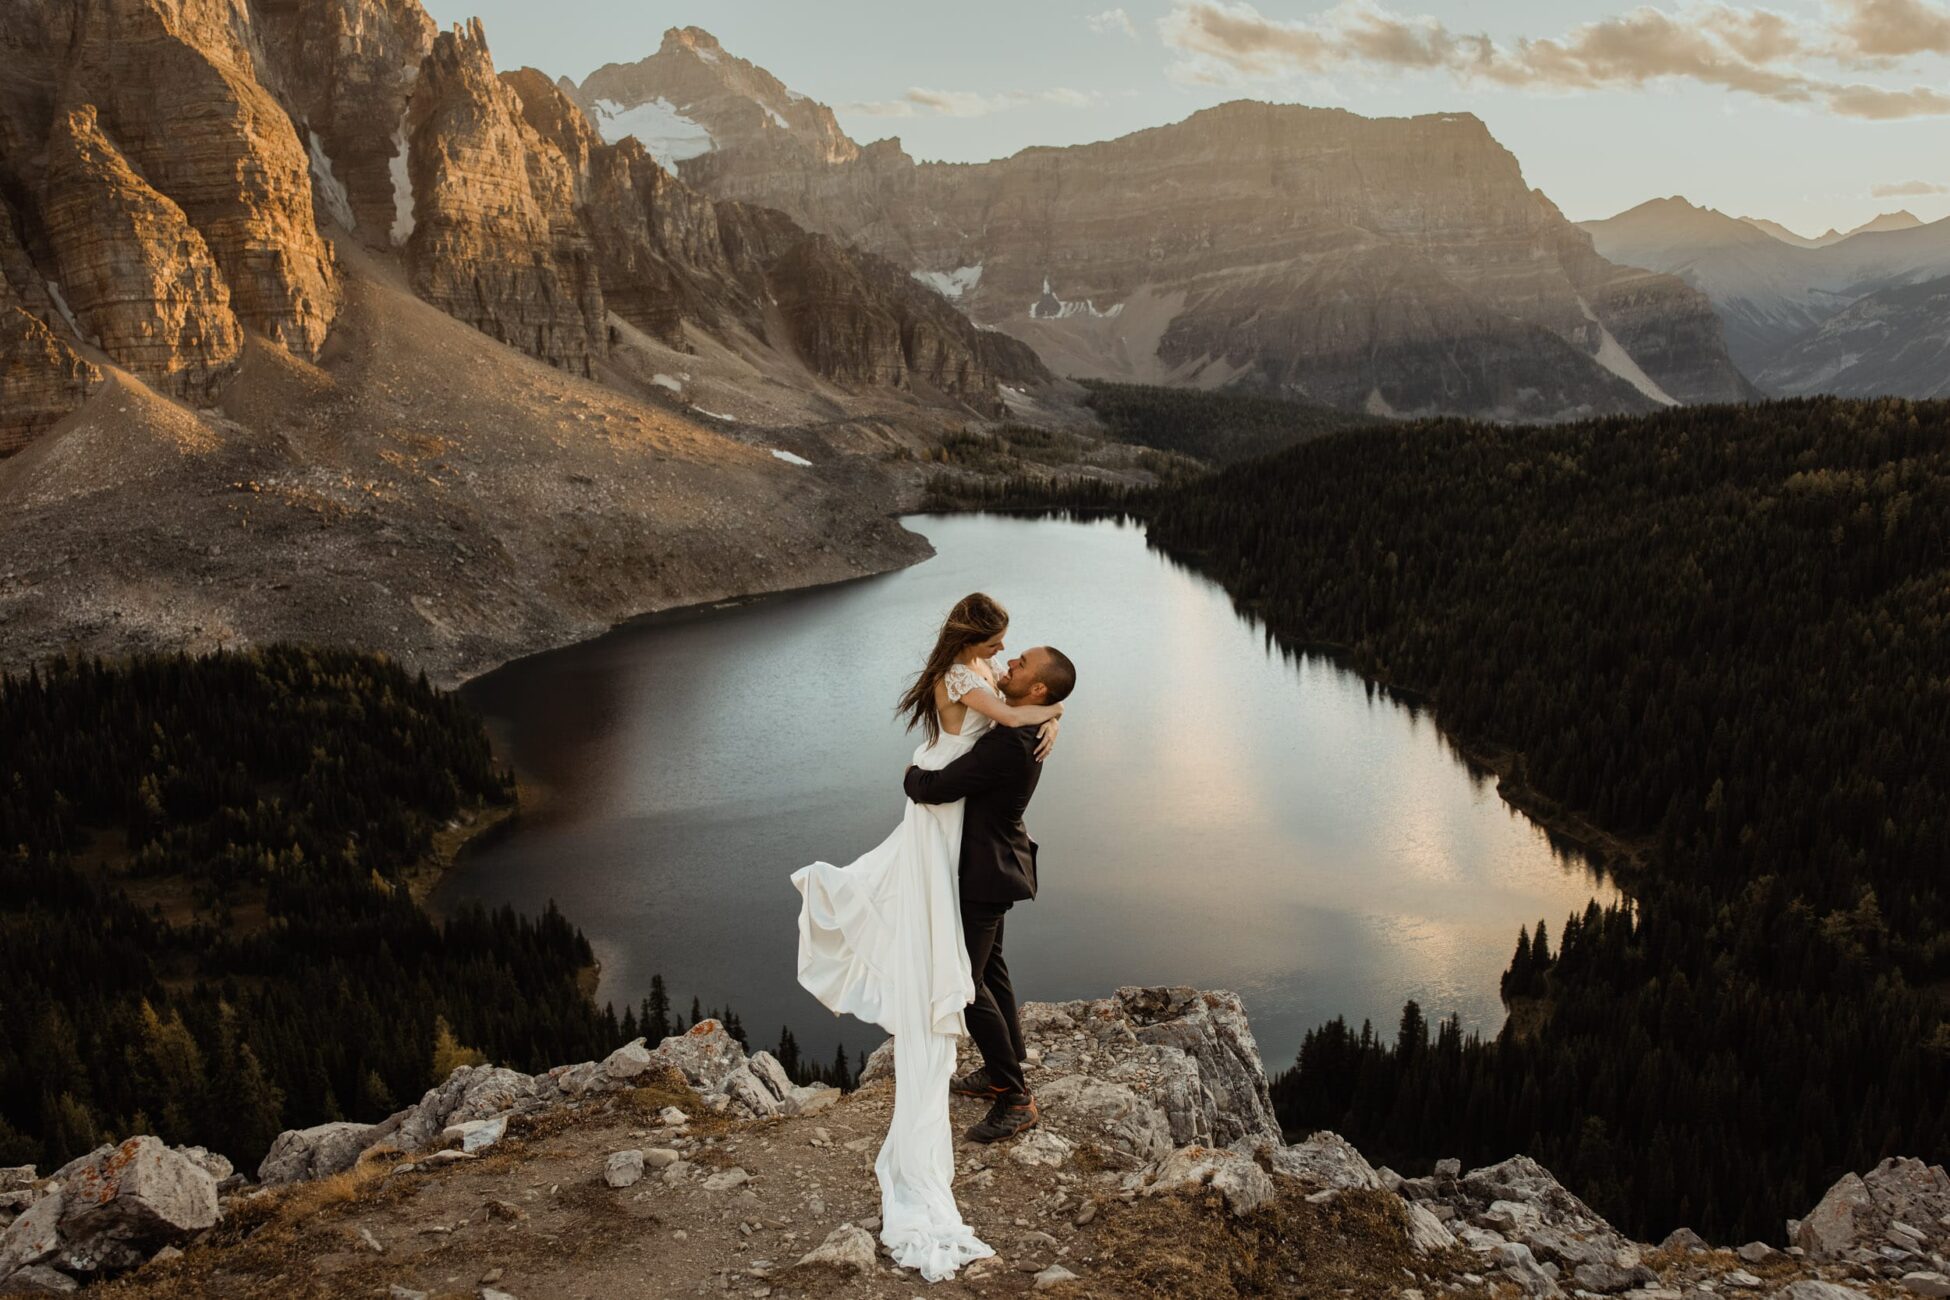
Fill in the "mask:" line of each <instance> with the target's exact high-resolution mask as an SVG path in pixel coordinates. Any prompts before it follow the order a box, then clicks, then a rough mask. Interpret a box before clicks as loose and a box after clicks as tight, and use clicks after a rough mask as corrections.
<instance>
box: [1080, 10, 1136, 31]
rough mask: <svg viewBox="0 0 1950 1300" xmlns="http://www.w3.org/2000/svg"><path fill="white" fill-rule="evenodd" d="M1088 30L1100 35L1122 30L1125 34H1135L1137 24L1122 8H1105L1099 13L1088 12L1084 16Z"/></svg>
mask: <svg viewBox="0 0 1950 1300" xmlns="http://www.w3.org/2000/svg"><path fill="white" fill-rule="evenodd" d="M1083 21H1085V22H1087V23H1089V24H1090V30H1091V31H1093V32H1096V33H1097V34H1098V35H1100V36H1102V35H1105V34H1107V33H1109V32H1123V33H1124V34H1125V35H1126V36H1136V35H1137V24H1136V23H1134V22H1132V21H1131V16H1130V15H1129V14H1127V13H1125V12H1124V11H1123V10H1122V9H1106V10H1104V11H1103V12H1102V13H1100V14H1090V15H1088V16H1087V17H1085V18H1084V20H1083Z"/></svg>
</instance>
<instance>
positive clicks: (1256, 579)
mask: <svg viewBox="0 0 1950 1300" xmlns="http://www.w3.org/2000/svg"><path fill="white" fill-rule="evenodd" d="M1139 508H1140V509H1141V510H1142V512H1143V513H1144V514H1145V515H1146V516H1147V517H1148V518H1149V521H1150V524H1151V538H1152V540H1153V541H1154V542H1155V543H1157V544H1158V545H1160V546H1163V547H1165V548H1168V549H1170V550H1172V551H1173V552H1175V553H1179V554H1186V555H1189V556H1191V557H1193V558H1195V560H1196V562H1197V563H1198V564H1199V565H1200V566H1201V567H1202V568H1204V569H1206V570H1207V571H1208V572H1210V573H1211V574H1212V575H1213V576H1214V577H1216V578H1218V579H1219V580H1220V581H1222V582H1223V583H1224V584H1225V585H1226V587H1227V588H1228V589H1229V590H1230V591H1231V592H1232V593H1233V595H1234V596H1235V597H1236V599H1237V600H1238V602H1239V603H1240V604H1241V606H1242V607H1244V608H1247V609H1249V610H1251V611H1253V612H1254V613H1256V614H1257V615H1258V616H1259V617H1261V618H1263V619H1264V620H1265V621H1266V622H1267V624H1268V625H1269V626H1270V627H1271V628H1272V629H1273V630H1274V631H1275V632H1277V633H1278V634H1280V635H1281V636H1282V637H1283V638H1285V639H1286V640H1288V642H1289V643H1291V644H1296V645H1302V646H1317V647H1332V648H1333V649H1334V650H1335V651H1337V652H1338V653H1340V654H1342V655H1344V657H1345V658H1347V659H1348V660H1349V661H1351V663H1352V664H1353V665H1354V666H1355V667H1357V668H1359V669H1360V670H1361V671H1363V672H1364V673H1367V674H1369V675H1370V676H1372V677H1374V678H1376V679H1378V680H1380V681H1381V682H1383V683H1386V684H1390V685H1393V686H1395V687H1398V688H1400V689H1402V690H1404V691H1407V692H1411V693H1412V694H1413V695H1415V696H1417V697H1419V698H1421V699H1423V700H1425V701H1427V702H1428V703H1429V704H1430V705H1431V706H1432V707H1433V709H1434V712H1435V714H1436V716H1437V718H1438V720H1439V721H1440V722H1441V723H1442V725H1443V726H1444V727H1445V728H1446V729H1447V730H1448V731H1449V732H1450V733H1451V734H1453V735H1455V736H1457V737H1459V738H1460V739H1461V740H1462V741H1463V742H1464V743H1465V744H1466V745H1468V746H1470V747H1472V748H1474V749H1476V750H1477V751H1478V752H1480V753H1482V754H1484V755H1485V756H1488V757H1492V758H1501V759H1502V760H1503V761H1504V762H1506V763H1507V764H1508V765H1509V772H1510V775H1509V777H1508V778H1506V780H1507V781H1508V786H1507V788H1508V789H1510V790H1512V791H1513V792H1514V793H1515V794H1516V795H1517V797H1519V798H1520V799H1522V800H1523V801H1524V802H1526V804H1527V805H1528V806H1530V807H1532V808H1533V809H1535V810H1536V811H1537V812H1538V814H1539V815H1540V816H1542V817H1544V818H1545V819H1546V820H1552V819H1560V820H1576V821H1579V822H1582V823H1584V824H1585V825H1586V826H1587V827H1589V826H1595V827H1596V828H1599V829H1601V830H1602V831H1603V832H1606V833H1608V834H1607V838H1608V842H1609V844H1610V845H1611V848H1612V851H1613V853H1614V855H1615V860H1614V862H1613V866H1614V869H1615V870H1616V871H1617V872H1618V874H1619V876H1620V878H1621V880H1622V882H1623V884H1624V885H1625V887H1626V889H1627V891H1628V893H1629V895H1630V897H1631V899H1632V902H1631V903H1630V904H1627V905H1621V906H1619V907H1616V908H1613V909H1611V910H1601V909H1599V908H1597V907H1596V906H1593V907H1592V908H1590V909H1589V910H1587V911H1586V912H1585V913H1583V914H1582V915H1579V916H1573V917H1569V918H1565V919H1564V920H1563V921H1562V922H1559V921H1556V920H1553V919H1546V920H1545V921H1544V922H1543V923H1541V924H1540V925H1539V926H1538V927H1537V928H1536V930H1535V931H1532V930H1531V929H1529V928H1528V927H1526V931H1525V933H1524V934H1523V935H1522V936H1519V937H1517V944H1516V949H1515V955H1514V958H1513V962H1512V967H1511V970H1510V973H1509V974H1508V975H1506V977H1505V981H1504V984H1505V993H1506V996H1507V997H1508V998H1509V1000H1510V1001H1511V1003H1512V1007H1513V1015H1512V1017H1511V1019H1510V1021H1509V1023H1508V1024H1507V1025H1506V1027H1505V1028H1504V1030H1503V1032H1501V1033H1500V1034H1499V1035H1498V1036H1497V1037H1496V1038H1495V1039H1493V1040H1490V1041H1479V1040H1477V1039H1474V1038H1466V1037H1465V1036H1464V1035H1463V1034H1462V1032H1461V1031H1460V1029H1459V1028H1458V1027H1457V1026H1456V1025H1455V1024H1454V1023H1453V1022H1448V1023H1445V1024H1443V1025H1441V1026H1440V1027H1439V1028H1438V1030H1437V1032H1436V1033H1435V1034H1434V1035H1433V1037H1431V1035H1430V1032H1429V1031H1430V1026H1429V1025H1428V1023H1427V1022H1426V1021H1425V1019H1424V1018H1423V1014H1422V1011H1421V1009H1420V1008H1417V1007H1414V1006H1412V1005H1411V1006H1410V1007H1409V1008H1407V1009H1405V1011H1404V1015H1403V1020H1402V1023H1401V1024H1400V1025H1399V1026H1397V1027H1395V1032H1394V1033H1393V1034H1392V1035H1389V1034H1386V1033H1377V1032H1376V1031H1374V1030H1373V1029H1372V1028H1371V1027H1366V1026H1364V1027H1363V1028H1362V1029H1361V1030H1358V1031H1357V1030H1354V1029H1351V1028H1350V1027H1349V1026H1347V1025H1345V1024H1341V1023H1338V1022H1337V1023H1334V1024H1330V1025H1327V1026H1324V1027H1322V1028H1321V1029H1319V1030H1317V1031H1315V1032H1314V1033H1313V1034H1311V1035H1309V1036H1308V1038H1307V1040H1306V1044H1305V1046H1304V1047H1303V1049H1302V1051H1301V1053H1300V1056H1299V1059H1298V1061H1297V1063H1296V1067H1295V1068H1294V1069H1293V1070H1292V1071H1290V1072H1288V1073H1287V1074H1285V1075H1284V1076H1283V1077H1281V1078H1280V1079H1279V1080H1278V1081H1277V1085H1276V1089H1275V1092H1276V1099H1277V1101H1278V1104H1279V1106H1280V1108H1281V1114H1282V1118H1283V1120H1284V1121H1285V1122H1286V1123H1287V1124H1288V1125H1289V1126H1290V1127H1291V1128H1295V1129H1310V1128H1314V1127H1332V1128H1335V1129H1338V1130H1340V1131H1341V1132H1343V1133H1344V1134H1345V1135H1346V1136H1347V1137H1349V1138H1350V1139H1352V1140H1353V1141H1354V1142H1355V1143H1357V1144H1358V1145H1359V1146H1361V1148H1362V1149H1363V1150H1364V1151H1365V1152H1367V1153H1368V1154H1369V1155H1371V1156H1373V1157H1375V1158H1377V1159H1384V1160H1389V1161H1394V1162H1397V1163H1398V1167H1412V1166H1414V1165H1415V1164H1416V1163H1417V1162H1425V1161H1427V1160H1430V1159H1433V1158H1436V1157H1440V1156H1445V1155H1457V1156H1461V1157H1463V1158H1464V1159H1465V1161H1467V1162H1470V1163H1475V1162H1479V1161H1488V1160H1494V1159H1500V1158H1502V1157H1504V1156H1507V1155H1509V1154H1511V1153H1512V1152H1517V1151H1522V1152H1526V1153H1528V1154H1530V1155H1532V1156H1534V1157H1536V1158H1537V1159H1539V1160H1541V1161H1542V1162H1543V1163H1544V1164H1546V1165H1547V1166H1549V1167H1551V1168H1552V1169H1553V1170H1554V1171H1555V1172H1556V1173H1557V1174H1558V1175H1559V1176H1560V1177H1561V1178H1563V1179H1564V1181H1565V1182H1566V1183H1567V1184H1568V1185H1570V1186H1571V1187H1572V1188H1574V1189H1575V1190H1577V1191H1579V1192H1580V1193H1581V1194H1583V1195H1584V1196H1585V1197H1586V1198H1587V1199H1588V1200H1590V1201H1591V1202H1592V1203H1593V1204H1594V1206H1596V1207H1597V1208H1598V1209H1599V1210H1601V1211H1602V1212H1603V1213H1605V1214H1607V1215H1608V1216H1611V1217H1612V1218H1613V1219H1614V1220H1615V1221H1617V1222H1618V1223H1620V1224H1621V1225H1622V1226H1625V1227H1627V1228H1629V1229H1630V1230H1632V1231H1634V1232H1636V1233H1638V1234H1640V1235H1642V1236H1650V1237H1653V1238H1654V1239H1656V1238H1657V1236H1658V1235H1660V1234H1662V1233H1663V1232H1664V1231H1666V1230H1668V1229H1670V1228H1672V1227H1674V1226H1677V1225H1680V1224H1686V1225H1690V1226H1692V1227H1694V1228H1696V1229H1698V1230H1700V1231H1702V1232H1705V1233H1706V1234H1707V1235H1708V1236H1709V1237H1711V1238H1714V1239H1718V1240H1743V1239H1746V1238H1749V1237H1754V1236H1767V1237H1770V1238H1775V1239H1778V1237H1779V1235H1780V1232H1781V1222H1782V1219H1783V1217H1785V1216H1788V1215H1794V1214H1800V1213H1802V1212H1804V1211H1806V1210H1807V1209H1808V1208H1809V1207H1811V1206H1812V1205H1813V1204H1814V1202H1815V1201H1816V1200H1817V1199H1818V1198H1819V1196H1820V1195H1821V1193H1822V1191H1823V1190H1825V1188H1826V1187H1827V1186H1828V1184H1829V1183H1830V1182H1831V1181H1832V1180H1833V1179H1835V1178H1836V1177H1837V1176H1839V1175H1840V1174H1841V1173H1842V1172H1844V1171H1846V1170H1850V1169H1857V1170H1860V1169H1865V1168H1867V1167H1869V1166H1870V1165H1872V1164H1873V1163H1874V1162H1875V1161H1876V1160H1877V1159H1879V1158H1881V1157H1883V1156H1886V1155H1892V1154H1900V1155H1917V1156H1922V1157H1925V1158H1926V1159H1930V1160H1934V1161H1941V1160H1943V1159H1945V1158H1946V1157H1950V997H1947V996H1946V995H1947V994H1950V880H1947V879H1946V874H1945V867H1946V864H1950V404H1944V403H1935V404H1931V403H1916V402H1908V401H1902V400H1879V401H1840V400H1831V399H1814V400H1804V401H1795V402H1775V403H1767V404H1762V405H1756V406H1747V407H1703V408H1685V409H1679V410H1674V411H1669V412H1666V413H1663V414H1659V415H1655V416H1650V417H1644V418H1636V419H1634V418H1624V417H1619V418H1609V419H1601V420H1593V421H1588V422H1583V423H1579V424H1574V425H1569V426H1562V427H1556V428H1543V429H1535V428H1531V429H1518V428H1500V427H1488V426H1482V425H1476V424H1470V423H1463V422H1455V421H1440V422H1430V423H1423V424H1417V425H1405V426H1395V427H1392V428H1375V429H1368V430H1365V431H1361V432H1358V433H1350V434H1345V435H1340V436H1332V437H1327V438H1323V439H1320V440H1317V441H1312V442H1309V443H1308V444H1306V445H1304V446H1300V447H1296V448H1294V449H1293V450H1291V451H1288V452H1285V453H1282V454H1280V455H1277V456H1273V457H1270V458H1268V459H1265V460H1261V461H1256V462H1253V463H1251V464H1246V465H1241V466H1238V467H1235V468H1232V469H1230V470H1226V471H1223V472H1220V473H1217V474H1214V475H1212V476H1210V477H1209V478H1207V479H1204V480H1202V481H1200V482H1197V483H1194V484H1192V485H1190V486H1186V487H1181V488H1178V489H1175V490H1167V491H1164V492H1161V493H1158V494H1157V495H1156V496H1154V497H1151V498H1148V499H1146V500H1144V501H1143V502H1141V504H1140V506H1139ZM1553 931H1555V941H1553V936H1552V932H1553ZM1437 1010H1438V1011H1439V1010H1440V1009H1439V1008H1438V1009H1437Z"/></svg>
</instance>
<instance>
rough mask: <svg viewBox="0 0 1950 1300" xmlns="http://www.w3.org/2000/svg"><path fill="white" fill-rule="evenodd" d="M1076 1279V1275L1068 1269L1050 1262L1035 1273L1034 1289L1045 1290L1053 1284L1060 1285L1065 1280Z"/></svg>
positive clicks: (1071, 1280) (1072, 1280)
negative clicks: (1046, 1266)
mask: <svg viewBox="0 0 1950 1300" xmlns="http://www.w3.org/2000/svg"><path fill="white" fill-rule="evenodd" d="M1076 1280H1077V1275H1076V1274H1075V1273H1072V1272H1071V1271H1070V1270H1069V1269H1067V1268H1064V1267H1063V1266H1062V1265H1061V1264H1051V1265H1050V1266H1049V1267H1048V1268H1046V1269H1044V1270H1043V1271H1042V1272H1040V1273H1038V1274H1036V1290H1038V1291H1047V1290H1049V1289H1050V1288H1051V1287H1053V1286H1062V1285H1063V1284H1064V1283H1065V1282H1074V1281H1076Z"/></svg>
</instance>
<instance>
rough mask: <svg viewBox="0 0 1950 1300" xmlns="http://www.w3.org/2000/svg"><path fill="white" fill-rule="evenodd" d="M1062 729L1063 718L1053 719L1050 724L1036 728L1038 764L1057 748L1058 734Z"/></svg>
mask: <svg viewBox="0 0 1950 1300" xmlns="http://www.w3.org/2000/svg"><path fill="white" fill-rule="evenodd" d="M1062 729H1063V720H1062V719H1061V718H1051V719H1050V720H1049V721H1048V722H1045V723H1044V724H1043V725H1042V726H1040V727H1038V728H1036V761H1037V762H1038V763H1040V762H1042V761H1043V760H1044V759H1046V758H1048V757H1049V752H1050V751H1051V750H1052V749H1055V748H1056V733H1057V732H1059V731H1061V730H1062Z"/></svg>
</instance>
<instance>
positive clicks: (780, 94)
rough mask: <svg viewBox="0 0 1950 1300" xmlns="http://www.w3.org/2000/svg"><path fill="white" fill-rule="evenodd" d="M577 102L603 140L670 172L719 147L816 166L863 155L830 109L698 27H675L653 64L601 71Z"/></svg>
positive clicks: (652, 58) (586, 82) (645, 62)
mask: <svg viewBox="0 0 1950 1300" xmlns="http://www.w3.org/2000/svg"><path fill="white" fill-rule="evenodd" d="M573 97H574V98H575V100H576V102H577V103H579V104H581V105H582V106H583V108H584V109H585V110H587V111H588V112H589V114H590V116H591V118H592V119H593V120H594V121H595V122H596V125H597V127H598V129H600V130H601V131H602V133H603V138H604V139H606V140H610V141H612V142H613V141H615V140H619V139H621V138H622V137H623V136H625V135H635V136H636V137H637V138H638V139H639V140H641V141H642V142H643V144H644V145H645V147H647V148H649V149H650V151H651V152H652V153H653V154H655V155H656V156H657V158H658V160H659V161H661V162H663V163H664V164H665V165H666V166H670V167H675V166H676V165H677V164H679V163H685V162H689V161H691V160H693V159H699V158H703V157H704V156H705V155H707V154H710V153H712V152H714V151H715V150H717V149H719V148H725V147H731V148H753V147H756V148H758V149H760V150H763V151H767V152H777V151H783V152H784V153H785V154H795V153H804V154H807V155H809V156H810V157H811V158H812V159H813V160H815V161H816V162H818V163H821V164H824V163H833V162H849V161H851V160H852V159H853V158H855V157H856V156H858V154H859V152H860V151H859V146H857V145H856V144H854V142H853V141H852V140H851V139H850V138H849V137H848V136H847V135H846V133H845V132H844V131H842V130H841V129H840V125H839V122H838V120H837V119H835V118H834V116H833V112H832V110H831V109H829V108H828V107H826V105H824V104H821V103H819V102H818V101H817V100H813V99H808V98H807V97H806V96H804V95H801V94H799V93H798V92H797V91H794V90H792V89H790V88H789V87H787V86H786V85H785V83H783V82H781V81H780V80H779V79H778V78H777V77H775V76H773V75H772V74H771V73H769V72H767V71H766V70H765V69H764V68H761V67H759V66H758V65H757V64H755V63H752V62H750V61H749V60H746V59H741V58H739V57H738V56H737V55H735V54H732V53H730V52H728V51H727V50H726V49H725V48H724V46H722V45H720V44H719V43H718V38H717V37H715V36H713V35H711V33H709V32H707V31H705V30H704V29H703V28H701V27H672V28H670V29H669V30H668V31H666V32H665V33H664V36H663V43H662V44H661V45H660V46H658V48H657V52H656V53H655V54H652V55H650V56H649V57H647V58H643V59H638V60H637V61H636V62H634V63H608V64H604V65H603V66H602V67H600V68H598V69H596V71H594V72H592V73H590V74H589V76H588V77H587V78H585V79H584V81H583V82H582V85H581V86H580V87H578V88H577V89H576V91H575V92H574V96H573ZM699 165H700V166H708V165H709V164H708V163H700V164H699Z"/></svg>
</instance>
